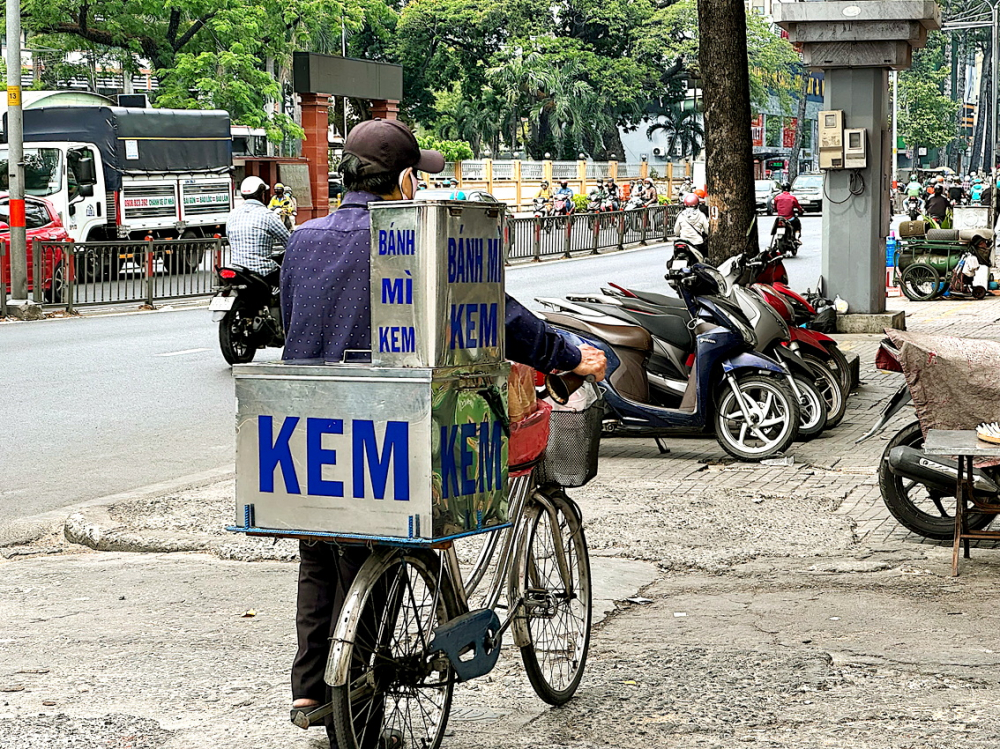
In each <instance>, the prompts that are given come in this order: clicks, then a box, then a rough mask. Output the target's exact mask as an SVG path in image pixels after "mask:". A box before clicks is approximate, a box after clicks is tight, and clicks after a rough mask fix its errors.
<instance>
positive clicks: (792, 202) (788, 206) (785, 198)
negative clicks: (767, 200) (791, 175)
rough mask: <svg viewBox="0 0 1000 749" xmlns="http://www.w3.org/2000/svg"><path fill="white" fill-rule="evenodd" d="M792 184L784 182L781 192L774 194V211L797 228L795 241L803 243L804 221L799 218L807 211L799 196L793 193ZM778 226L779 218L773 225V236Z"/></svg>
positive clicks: (793, 227)
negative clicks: (803, 207)
mask: <svg viewBox="0 0 1000 749" xmlns="http://www.w3.org/2000/svg"><path fill="white" fill-rule="evenodd" d="M791 190H792V186H791V185H790V184H788V183H787V182H783V183H782V185H781V192H779V193H778V194H777V195H775V196H774V212H775V213H777V214H778V216H779V217H781V218H783V219H785V220H787V221H788V224H789V226H791V227H792V229H794V230H795V241H796V243H797V244H802V240H801V239H800V237H801V236H802V222H801V221H800V220H799V216H801V215H802V214H804V213H805V211H804V210H802V206H801V205H799V201H798V198H796V197H795V196H794V195H792V193H791ZM777 228H778V221H777V219H776V220H775V222H774V226H772V227H771V236H772V237H773V236H774V232H775V231H776V230H777Z"/></svg>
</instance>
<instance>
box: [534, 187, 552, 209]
mask: <svg viewBox="0 0 1000 749" xmlns="http://www.w3.org/2000/svg"><path fill="white" fill-rule="evenodd" d="M535 197H536V198H540V199H541V200H543V201H545V202H544V203H542V208H543V210H544V211H545V215H551V214H552V188H551V187H550V186H549V181H548V180H542V186H541V188H540V189H539V190H538V194H537V195H536V196H535Z"/></svg>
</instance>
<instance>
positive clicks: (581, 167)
mask: <svg viewBox="0 0 1000 749" xmlns="http://www.w3.org/2000/svg"><path fill="white" fill-rule="evenodd" d="M576 179H577V181H578V182H579V183H580V189H579V190H577V191H576V193H577V195H586V194H587V162H586V161H584V160H582V159H581V160H579V161H577V162H576Z"/></svg>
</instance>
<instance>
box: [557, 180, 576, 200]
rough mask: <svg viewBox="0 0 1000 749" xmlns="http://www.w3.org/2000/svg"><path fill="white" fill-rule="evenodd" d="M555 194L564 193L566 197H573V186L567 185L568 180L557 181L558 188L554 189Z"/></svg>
mask: <svg viewBox="0 0 1000 749" xmlns="http://www.w3.org/2000/svg"><path fill="white" fill-rule="evenodd" d="M556 195H565V196H567V197H568V198H572V197H573V188H572V187H570V186H569V181H568V180H565V179H564V180H562V181H561V182H560V183H559V189H558V190H556Z"/></svg>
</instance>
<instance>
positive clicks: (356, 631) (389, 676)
mask: <svg viewBox="0 0 1000 749" xmlns="http://www.w3.org/2000/svg"><path fill="white" fill-rule="evenodd" d="M440 572H441V564H440V560H439V558H438V557H437V555H436V554H434V553H433V552H430V551H425V550H406V551H403V550H392V551H385V552H381V553H376V554H375V555H374V556H373V557H372V558H371V559H370V560H369V561H368V562H366V563H365V566H364V567H362V569H361V571H360V572H359V573H358V577H357V578H356V580H355V581H354V584H353V585H352V586H351V589H350V591H348V594H347V600H346V602H345V604H344V610H343V613H342V615H341V620H340V625H339V626H338V628H337V634H336V636H335V638H334V642H333V647H332V648H331V649H330V660H329V662H328V664H327V672H326V680H327V683H329V684H330V685H331V692H332V698H333V703H334V713H333V717H334V726H335V728H336V732H337V741H338V744H339V746H340V748H341V749H379V746H380V744H379V740H380V739H381V738H382V737H386V739H387V740H388V738H389V737H390V736H392V735H394V736H396V737H397V738H398V739H401V740H402V745H403V746H413V747H422V748H424V749H436V747H438V746H439V745H440V743H441V739H442V738H443V737H444V732H445V727H446V725H447V723H448V712H449V710H450V709H451V695H452V690H453V688H454V682H455V679H454V674H453V672H452V668H451V665H450V663H449V662H448V659H447V657H446V656H444V655H443V654H440V653H438V654H437V655H434V654H431V653H430V652H429V651H428V647H427V646H428V643H429V642H430V641H431V640H432V639H433V636H434V635H433V632H434V629H435V628H436V627H438V626H439V625H440V624H443V623H444V622H446V621H448V620H449V619H451V618H452V617H454V616H457V615H458V614H459V613H460V610H459V603H458V600H457V596H456V595H455V591H454V587H453V586H452V583H451V580H450V578H449V577H448V576H447V575H442V574H440ZM383 743H386V742H383Z"/></svg>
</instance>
